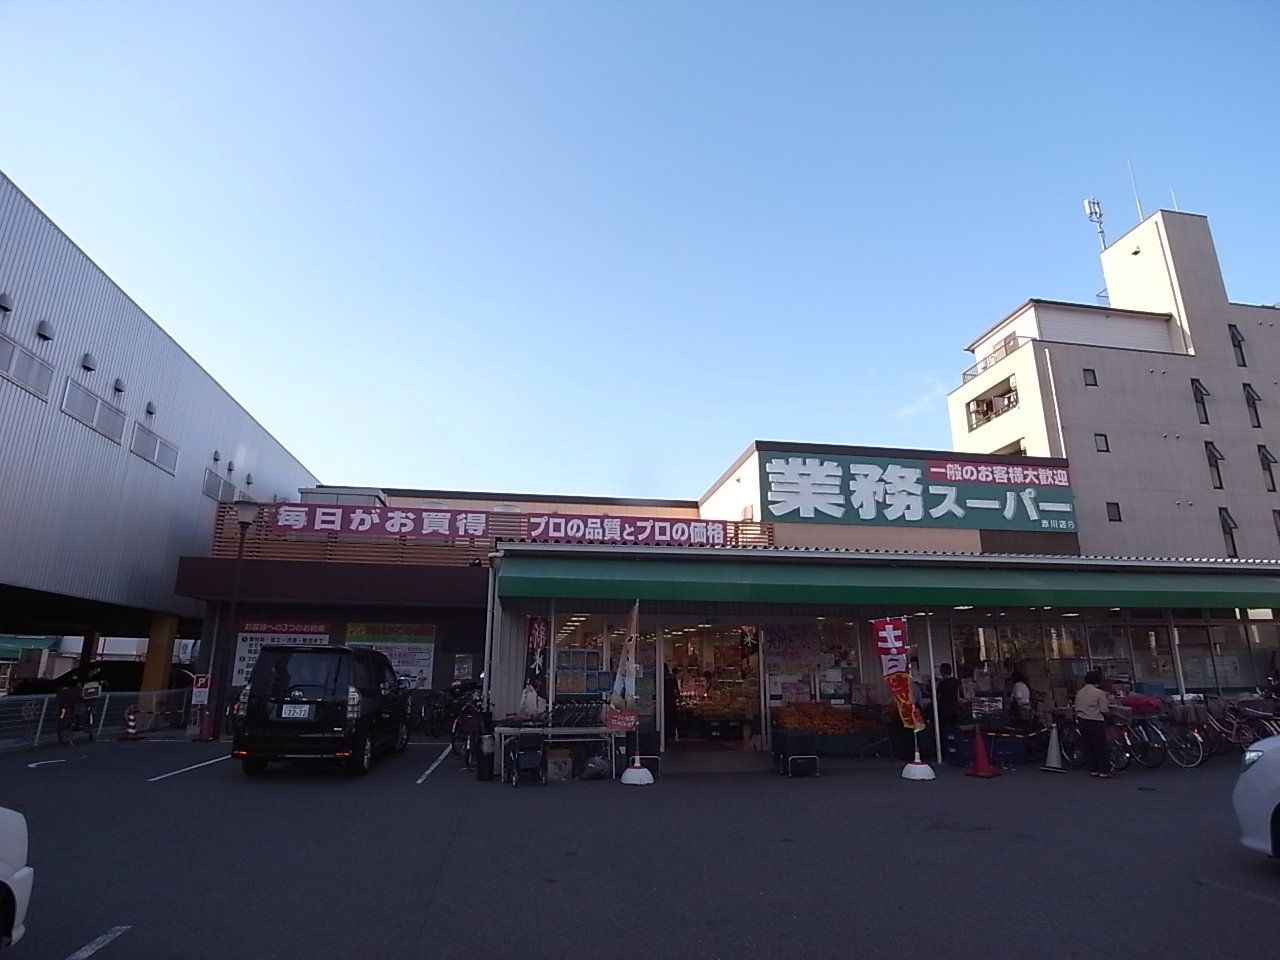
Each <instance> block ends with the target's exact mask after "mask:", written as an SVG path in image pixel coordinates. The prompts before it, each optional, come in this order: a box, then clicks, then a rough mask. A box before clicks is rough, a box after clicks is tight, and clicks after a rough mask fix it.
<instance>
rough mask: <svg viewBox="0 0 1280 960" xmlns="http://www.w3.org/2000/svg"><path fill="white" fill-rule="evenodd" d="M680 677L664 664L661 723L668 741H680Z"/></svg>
mask: <svg viewBox="0 0 1280 960" xmlns="http://www.w3.org/2000/svg"><path fill="white" fill-rule="evenodd" d="M679 710H680V676H679V671H678V670H673V669H671V665H670V664H664V665H663V669H662V721H663V726H664V727H665V733H666V738H667V740H668V741H674V740H679V739H680V716H679Z"/></svg>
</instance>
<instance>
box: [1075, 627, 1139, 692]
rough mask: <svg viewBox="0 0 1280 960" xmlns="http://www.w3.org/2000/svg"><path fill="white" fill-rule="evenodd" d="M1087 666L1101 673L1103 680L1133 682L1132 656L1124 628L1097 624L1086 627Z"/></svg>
mask: <svg viewBox="0 0 1280 960" xmlns="http://www.w3.org/2000/svg"><path fill="white" fill-rule="evenodd" d="M1086 635H1087V639H1088V644H1089V665H1090V667H1091V668H1092V669H1094V670H1100V671H1101V672H1102V678H1103V679H1104V680H1112V681H1116V682H1118V683H1132V682H1133V655H1132V654H1131V653H1130V647H1129V637H1128V635H1126V633H1125V630H1124V627H1121V626H1118V625H1108V624H1097V625H1091V626H1088V627H1086Z"/></svg>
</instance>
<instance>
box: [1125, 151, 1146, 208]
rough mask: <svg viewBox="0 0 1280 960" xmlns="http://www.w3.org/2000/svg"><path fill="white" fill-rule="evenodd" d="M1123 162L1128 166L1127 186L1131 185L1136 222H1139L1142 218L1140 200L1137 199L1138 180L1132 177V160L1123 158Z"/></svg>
mask: <svg viewBox="0 0 1280 960" xmlns="http://www.w3.org/2000/svg"><path fill="white" fill-rule="evenodd" d="M1125 163H1126V164H1128V166H1129V186H1131V187H1133V202H1134V203H1135V204H1137V205H1138V222H1139V223H1141V222H1142V220H1143V216H1142V201H1141V200H1139V199H1138V181H1137V180H1135V179H1134V178H1133V161H1132V160H1125Z"/></svg>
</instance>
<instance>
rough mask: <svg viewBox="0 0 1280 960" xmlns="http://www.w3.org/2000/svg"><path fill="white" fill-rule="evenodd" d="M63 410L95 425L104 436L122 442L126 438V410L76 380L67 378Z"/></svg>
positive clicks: (86, 424)
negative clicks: (113, 404)
mask: <svg viewBox="0 0 1280 960" xmlns="http://www.w3.org/2000/svg"><path fill="white" fill-rule="evenodd" d="M62 411H63V413H68V414H70V415H71V416H73V417H75V418H76V419H77V420H79V421H80V422H81V423H83V424H84V425H85V426H87V427H93V429H95V430H97V431H98V432H99V433H100V434H102V435H103V436H104V437H108V438H109V439H111V440H114V441H115V442H116V443H120V442H121V441H122V440H123V439H124V424H125V415H124V411H123V410H121V409H119V408H118V407H114V406H112V405H111V404H109V403H107V401H105V400H103V399H102V398H101V397H100V396H98V395H97V394H96V393H94V392H93V391H91V390H89V389H88V388H87V387H83V386H81V385H80V384H78V383H76V382H75V381H74V380H71V379H68V380H67V392H66V393H65V394H64V395H63V398H62Z"/></svg>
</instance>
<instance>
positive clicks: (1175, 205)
mask: <svg viewBox="0 0 1280 960" xmlns="http://www.w3.org/2000/svg"><path fill="white" fill-rule="evenodd" d="M1169 196H1171V197H1173V209H1174V210H1176V211H1178V212H1179V213H1181V212H1182V211H1181V209H1180V208H1179V206H1178V195H1177V194H1176V193H1174V192H1173V187H1170V188H1169Z"/></svg>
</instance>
